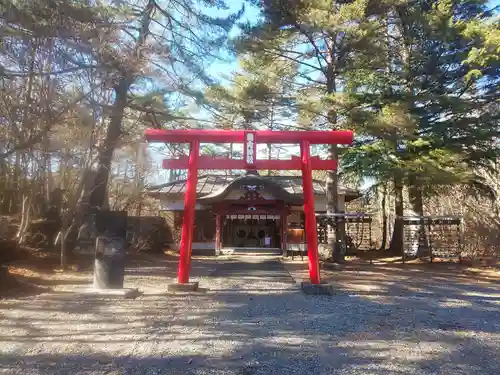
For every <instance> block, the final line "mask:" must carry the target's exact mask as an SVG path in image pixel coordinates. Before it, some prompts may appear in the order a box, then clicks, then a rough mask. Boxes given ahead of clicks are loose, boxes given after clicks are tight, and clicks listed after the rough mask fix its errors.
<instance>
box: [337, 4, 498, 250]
mask: <svg viewBox="0 0 500 375" xmlns="http://www.w3.org/2000/svg"><path fill="white" fill-rule="evenodd" d="M489 16H490V14H489V13H488V12H487V11H486V8H485V2H481V1H455V2H452V1H446V0H445V1H438V2H409V3H408V4H399V5H397V6H395V7H394V8H392V9H391V10H390V11H389V12H388V14H387V18H386V19H387V38H386V40H387V51H386V57H387V58H386V60H387V66H386V69H385V70H383V71H375V72H374V71H371V70H370V71H365V72H364V73H363V72H360V74H350V75H349V77H348V81H349V84H348V85H347V86H346V87H347V88H348V90H347V93H348V96H349V99H348V100H346V102H348V103H349V117H350V119H351V121H352V122H353V123H356V124H357V129H358V132H360V133H361V134H363V140H362V142H361V144H360V145H359V147H356V148H353V149H351V150H350V151H349V153H350V155H349V157H348V159H349V162H350V167H351V168H355V169H356V170H358V171H360V173H365V174H366V173H368V174H371V175H372V176H374V177H375V178H376V179H378V180H379V181H387V180H393V181H394V187H395V191H396V197H397V199H396V200H397V207H396V211H397V212H396V216H401V215H402V214H403V206H402V187H403V185H404V184H406V185H408V186H409V193H410V203H411V205H412V208H413V211H414V212H415V213H416V214H417V215H423V214H424V211H423V206H424V204H423V197H424V195H426V194H427V195H428V194H431V193H432V190H433V188H434V187H436V186H438V185H443V184H456V183H467V182H469V181H471V180H473V179H474V178H475V168H477V167H478V166H479V165H483V164H484V163H485V162H487V161H488V160H491V159H492V158H493V159H494V158H496V157H497V155H498V151H499V149H498V145H497V144H496V139H497V137H498V131H499V121H498V119H499V118H498V115H499V113H498V107H497V106H496V108H495V104H494V102H495V100H497V99H498V82H499V77H500V75H499V70H498V53H497V55H496V57H495V48H492V43H491V41H492V39H494V35H495V32H489V33H485V32H484V30H481V27H479V26H477V25H478V24H479V25H483V27H484V25H486V24H487V23H488V22H489V21H488V20H487V18H488V17H489ZM489 25H490V28H492V29H493V30H495V28H496V29H497V30H498V24H496V26H495V24H494V23H489ZM497 33H498V31H497ZM478 35H479V37H478ZM474 36H476V37H474ZM479 56H481V57H479ZM401 240H402V227H401V223H400V222H396V225H395V231H394V236H393V241H392V243H391V247H393V248H394V249H395V250H398V249H400V246H401Z"/></svg>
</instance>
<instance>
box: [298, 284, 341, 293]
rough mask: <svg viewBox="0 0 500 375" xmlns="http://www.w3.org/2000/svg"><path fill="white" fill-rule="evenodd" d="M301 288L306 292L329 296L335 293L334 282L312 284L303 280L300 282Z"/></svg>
mask: <svg viewBox="0 0 500 375" xmlns="http://www.w3.org/2000/svg"><path fill="white" fill-rule="evenodd" d="M300 288H301V289H302V292H303V293H304V294H310V295H327V296H333V295H334V294H335V291H334V289H333V285H332V284H311V283H310V282H307V281H303V282H301V283H300Z"/></svg>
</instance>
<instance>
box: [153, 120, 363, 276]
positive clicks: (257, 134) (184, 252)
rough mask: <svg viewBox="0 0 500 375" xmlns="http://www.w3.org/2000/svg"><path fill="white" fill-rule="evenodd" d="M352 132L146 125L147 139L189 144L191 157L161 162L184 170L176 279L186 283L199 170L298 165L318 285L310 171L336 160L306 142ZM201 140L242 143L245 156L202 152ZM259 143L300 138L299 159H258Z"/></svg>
mask: <svg viewBox="0 0 500 375" xmlns="http://www.w3.org/2000/svg"><path fill="white" fill-rule="evenodd" d="M353 137H354V134H353V132H351V131H268V130H261V131H259V130H257V131H253V130H237V131H232V130H197V129H192V130H161V129H148V130H146V131H145V138H146V141H148V142H161V143H189V156H182V157H181V158H179V159H166V160H164V161H163V168H166V169H187V170H188V176H187V183H186V194H185V197H184V218H183V221H182V234H181V243H180V259H179V271H178V275H177V280H178V283H179V284H184V283H188V282H189V271H190V266H191V247H192V243H193V227H194V215H195V212H194V211H195V204H196V184H197V182H198V169H216V170H217V169H241V170H244V169H246V170H259V169H274V170H302V188H303V193H304V214H305V225H306V240H307V255H308V258H309V276H310V278H311V283H312V284H319V283H320V274H319V257H318V238H317V228H316V214H315V210H314V190H313V180H312V171H313V170H336V169H337V160H321V159H320V158H319V157H311V154H310V145H311V144H350V143H351V142H352V141H353ZM201 142H203V143H243V144H244V148H243V150H244V151H243V160H237V159H231V158H214V157H211V156H205V155H200V143H201ZM257 143H266V144H269V143H275V144H276V143H278V144H297V143H298V144H299V145H300V158H298V157H292V159H289V160H257V157H256V154H257V152H256V144H257Z"/></svg>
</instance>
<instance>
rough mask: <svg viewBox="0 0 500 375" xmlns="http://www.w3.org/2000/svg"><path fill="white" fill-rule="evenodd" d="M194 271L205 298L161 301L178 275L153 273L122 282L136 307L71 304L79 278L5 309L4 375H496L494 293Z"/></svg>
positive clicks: (498, 299) (171, 270)
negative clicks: (327, 288) (314, 291)
mask: <svg viewBox="0 0 500 375" xmlns="http://www.w3.org/2000/svg"><path fill="white" fill-rule="evenodd" d="M215 262H217V263H215ZM193 268H194V276H195V278H197V279H199V280H200V284H201V286H202V287H206V288H209V291H208V292H207V293H206V294H202V295H165V294H164V293H163V290H164V289H165V288H164V285H165V283H166V282H165V274H167V275H168V276H174V275H175V267H173V265H172V264H155V265H150V266H148V267H143V268H136V269H134V270H133V272H132V270H131V272H130V273H131V274H132V275H131V276H127V281H128V283H129V285H133V286H136V287H139V288H140V289H142V290H144V291H145V292H146V293H145V294H144V295H143V296H141V297H139V298H138V299H136V300H123V299H113V298H99V299H98V298H90V297H86V298H79V299H76V298H75V296H74V294H72V293H68V292H70V291H71V290H72V289H74V288H75V287H76V286H75V285H74V284H72V283H71V280H73V281H74V282H76V283H77V284H78V283H80V284H83V283H85V282H88V281H89V280H90V279H89V277H90V275H86V276H81V275H78V276H73V278H72V277H69V276H68V280H67V282H66V283H65V284H64V285H62V286H60V287H58V288H56V290H55V292H54V293H50V294H44V295H40V296H38V297H32V298H26V299H16V300H5V301H0V355H1V356H0V374H23V375H24V374H25V375H32V374H56V375H57V374H78V375H80V374H81V375H83V374H85V375H104V374H107V375H111V374H112V375H124V374H127V375H128V374H144V375H147V374H196V375H202V374H231V375H258V374H286V375H290V374H364V375H366V374H376V375H388V374H411V375H430V374H443V375H444V374H446V375H449V374H453V375H461V374H481V375H495V374H498V373H499V370H498V369H499V368H500V359H499V355H500V354H499V353H500V312H499V307H500V294H499V293H500V291H499V289H498V285H497V284H496V285H495V284H493V283H484V284H481V285H478V286H477V288H475V289H474V290H471V289H467V292H465V291H464V292H463V293H453V295H451V296H450V293H449V291H447V290H448V289H449V288H448V289H447V288H446V287H451V286H452V285H449V282H448V281H446V280H443V288H441V289H437V288H433V289H432V290H430V289H429V290H427V289H426V285H418V288H415V291H406V292H405V293H402V292H401V290H400V289H397V288H394V289H391V288H390V287H389V286H387V287H386V288H384V290H383V291H381V290H379V291H377V290H375V291H373V290H372V291H371V292H370V293H356V292H353V291H349V290H345V291H343V290H339V294H338V295H336V296H333V297H327V296H304V295H303V294H302V293H301V292H300V291H299V290H298V288H297V286H296V285H295V284H294V281H293V279H292V277H291V276H290V274H289V273H288V272H287V271H285V269H284V268H283V266H282V264H281V263H280V262H279V260H278V259H276V258H270V257H267V258H266V257H240V258H236V257H234V258H225V259H224V258H219V259H218V260H217V261H215V260H209V259H201V260H198V261H195V262H194V263H193ZM78 277H79V279H77V278H78ZM75 280H76V281H75ZM440 293H441V294H440Z"/></svg>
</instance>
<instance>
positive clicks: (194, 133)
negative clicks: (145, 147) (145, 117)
mask: <svg viewBox="0 0 500 375" xmlns="http://www.w3.org/2000/svg"><path fill="white" fill-rule="evenodd" d="M249 132H251V133H255V143H276V144H293V143H300V142H302V141H307V142H309V143H310V144H344V145H346V144H350V143H352V141H353V138H354V135H353V132H352V131H348V130H340V131H335V130H331V131H271V130H257V131H253V130H211V129H203V130H201V129H200V130H198V129H189V130H163V129H147V130H146V131H145V133H144V135H145V138H146V141H148V142H165V143H189V142H191V141H199V142H203V143H245V134H246V133H249Z"/></svg>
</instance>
